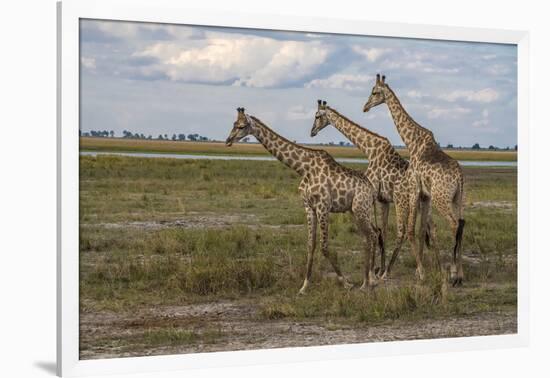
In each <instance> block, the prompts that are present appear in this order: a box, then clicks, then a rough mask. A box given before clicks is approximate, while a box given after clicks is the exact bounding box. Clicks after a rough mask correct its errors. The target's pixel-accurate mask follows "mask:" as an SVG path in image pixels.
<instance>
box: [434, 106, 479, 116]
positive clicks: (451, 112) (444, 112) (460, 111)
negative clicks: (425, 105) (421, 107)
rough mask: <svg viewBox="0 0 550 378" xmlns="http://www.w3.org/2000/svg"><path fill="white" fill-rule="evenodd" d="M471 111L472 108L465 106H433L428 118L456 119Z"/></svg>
mask: <svg viewBox="0 0 550 378" xmlns="http://www.w3.org/2000/svg"><path fill="white" fill-rule="evenodd" d="M470 112H471V109H468V108H463V107H460V106H457V107H453V108H444V107H433V108H431V109H430V110H429V111H428V118H430V119H438V118H443V119H456V118H459V117H460V116H462V115H465V114H468V113H470Z"/></svg>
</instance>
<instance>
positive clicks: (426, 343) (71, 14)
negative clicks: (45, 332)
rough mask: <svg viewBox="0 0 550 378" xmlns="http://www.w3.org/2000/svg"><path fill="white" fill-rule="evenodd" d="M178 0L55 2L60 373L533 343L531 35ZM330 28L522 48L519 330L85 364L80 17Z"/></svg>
mask: <svg viewBox="0 0 550 378" xmlns="http://www.w3.org/2000/svg"><path fill="white" fill-rule="evenodd" d="M180 3H181V2H178V1H177V0H156V1H153V0H131V1H129V0H111V1H109V2H93V1H64V2H63V3H58V46H60V49H59V51H58V70H57V74H58V94H57V96H58V97H57V98H58V135H57V140H58V155H57V162H58V167H57V169H58V188H57V195H58V204H59V208H58V216H57V225H58V235H57V237H58V243H57V244H58V248H57V254H58V255H57V291H58V293H57V298H58V301H57V311H58V315H57V333H58V334H57V372H58V374H59V375H62V376H82V375H92V374H94V375H95V374H121V373H133V372H140V373H146V372H153V371H174V370H183V369H193V368H201V367H224V366H242V365H252V364H267V363H278V362H285V363H290V362H298V361H311V360H327V359H346V358H359V357H361V358H362V357H369V356H390V355H398V354H412V353H416V354H417V353H434V352H442V351H444V352H451V351H465V350H481V349H493V348H504V347H506V348H509V347H519V346H526V345H528V341H529V339H528V334H529V322H528V318H529V279H528V272H529V256H528V250H529V249H528V248H529V245H528V232H529V225H528V208H529V199H528V188H527V185H528V178H529V172H528V168H529V154H528V151H529V140H528V136H529V131H528V129H529V125H528V75H529V68H528V66H529V61H528V59H529V36H528V33H527V32H524V31H510V30H493V29H473V28H460V27H447V26H431V25H413V24H397V23H379V22H368V21H357V20H353V21H349V20H339V19H320V18H306V17H289V16H281V15H275V14H254V15H251V14H247V13H245V12H212V11H206V10H200V9H188V8H185V6H183V5H181V4H180ZM82 18H87V19H109V20H126V21H141V22H158V23H173V24H189V25H204V26H225V27H241V28H258V29H274V30H287V31H306V32H325V33H341V34H357V35H374V36H386V37H405V38H423V39H431V40H458V41H467V42H491V43H504V44H515V45H517V48H518V50H517V51H518V62H517V63H518V91H517V96H518V145H519V146H520V150H519V153H518V302H517V306H518V311H517V313H518V330H517V334H514V335H502V336H482V337H465V338H452V339H438V340H414V341H399V342H384V343H368V344H352V345H333V346H317V347H304V348H282V349H266V350H249V351H237V352H216V353H202V354H200V353H198V354H187V355H166V356H155V357H132V358H113V359H103V360H79V350H78V347H79V291H78V286H79V265H78V264H79V261H78V234H79V228H78V225H79V213H78V212H79V206H78V205H79V203H78V202H79V196H78V185H79V184H78V182H79V181H78V180H79V167H78V156H79V143H78V140H79V139H78V123H79V19H82Z"/></svg>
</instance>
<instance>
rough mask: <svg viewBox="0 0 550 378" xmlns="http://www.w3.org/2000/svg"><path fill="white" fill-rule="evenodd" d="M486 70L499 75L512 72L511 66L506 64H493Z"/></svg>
mask: <svg viewBox="0 0 550 378" xmlns="http://www.w3.org/2000/svg"><path fill="white" fill-rule="evenodd" d="M486 71H487V72H488V73H489V74H490V75H494V76H499V75H506V74H509V73H510V66H508V65H504V64H499V63H497V64H493V65H490V66H488V67H487V68H486Z"/></svg>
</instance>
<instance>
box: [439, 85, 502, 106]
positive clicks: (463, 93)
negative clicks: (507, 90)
mask: <svg viewBox="0 0 550 378" xmlns="http://www.w3.org/2000/svg"><path fill="white" fill-rule="evenodd" d="M499 96H500V94H499V92H497V91H496V90H494V89H492V88H485V89H481V90H479V91H471V90H456V91H453V92H450V93H447V94H444V95H442V96H441V98H443V99H444V100H446V101H449V102H454V101H456V100H466V101H471V102H481V103H490V102H494V101H496V100H497V99H498V98H499Z"/></svg>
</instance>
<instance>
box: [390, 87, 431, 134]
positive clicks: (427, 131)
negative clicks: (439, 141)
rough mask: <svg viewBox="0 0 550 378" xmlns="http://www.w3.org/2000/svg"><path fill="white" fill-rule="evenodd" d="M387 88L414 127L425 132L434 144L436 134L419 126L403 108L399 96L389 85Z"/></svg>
mask: <svg viewBox="0 0 550 378" xmlns="http://www.w3.org/2000/svg"><path fill="white" fill-rule="evenodd" d="M386 88H388V90H389V91H390V92H391V93H392V94H393V97H394V98H395V100H396V101H397V103H398V104H399V106H400V107H401V109H402V111H403V113H405V115H406V116H407V117H408V118H409V119H410V120H411V121H412V122H413V123H414V125H415V126H416V127H418V128H419V129H421V130H422V131H425V132H426V133H428V134H429V135H430V136H431V137H432V139H434V142H435V138H434V134H433V132H432V131H431V130H429V129H427V128H425V127H424V126H422V125H421V124H419V123H418V122H416V121H415V120H414V118H413V117H411V115H410V114H409V113H408V112H407V110H406V109H405V107H404V106H403V104H402V103H401V100H399V97H397V95H396V94H395V92H394V91H393V89H391V88H390V86H389V85H388V84H386Z"/></svg>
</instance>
